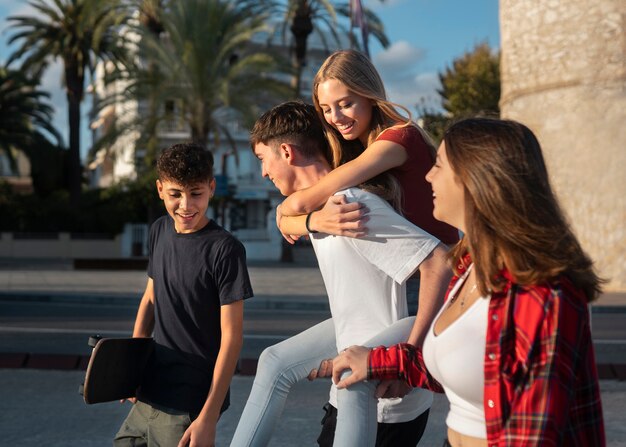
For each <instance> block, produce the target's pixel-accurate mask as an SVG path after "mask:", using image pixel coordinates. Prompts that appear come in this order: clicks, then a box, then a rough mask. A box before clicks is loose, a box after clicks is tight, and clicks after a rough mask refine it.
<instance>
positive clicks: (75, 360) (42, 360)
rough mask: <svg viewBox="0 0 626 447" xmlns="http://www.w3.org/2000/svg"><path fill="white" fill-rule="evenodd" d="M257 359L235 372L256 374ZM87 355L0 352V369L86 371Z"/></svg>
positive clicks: (242, 362) (243, 363) (244, 362)
mask: <svg viewBox="0 0 626 447" xmlns="http://www.w3.org/2000/svg"><path fill="white" fill-rule="evenodd" d="M257 362H258V360H257V359H252V358H242V359H239V361H238V362H237V369H236V370H235V374H238V375H241V376H253V375H255V374H256V366H257ZM88 364H89V356H88V355H72V354H32V353H28V352H15V353H13V352H9V353H0V369H23V368H24V369H53V370H59V371H74V370H78V371H86V370H87V365H88Z"/></svg>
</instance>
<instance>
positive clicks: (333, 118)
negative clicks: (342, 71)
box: [317, 79, 372, 146]
mask: <svg viewBox="0 0 626 447" xmlns="http://www.w3.org/2000/svg"><path fill="white" fill-rule="evenodd" d="M317 100H318V101H319V106H320V108H321V109H322V113H323V114H324V119H325V120H326V122H327V123H328V124H330V125H331V126H332V127H334V128H335V129H337V131H338V132H339V133H340V134H341V136H342V137H343V138H345V139H346V140H356V139H359V140H360V141H361V143H363V145H365V146H367V137H368V134H369V131H370V124H371V120H372V103H371V101H370V100H369V99H367V98H366V97H364V96H360V95H357V94H356V93H353V92H352V91H350V90H349V89H348V87H346V85H345V84H344V83H343V82H341V81H338V80H337V79H328V80H326V81H324V82H322V83H320V84H319V85H318V86H317Z"/></svg>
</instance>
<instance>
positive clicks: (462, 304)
mask: <svg viewBox="0 0 626 447" xmlns="http://www.w3.org/2000/svg"><path fill="white" fill-rule="evenodd" d="M474 290H476V283H474V285H473V286H472V288H471V289H470V291H469V292H467V293H464V294H463V298H461V312H462V311H463V309H464V308H465V299H466V298H467V297H468V296H470V295H471V294H472V293H474Z"/></svg>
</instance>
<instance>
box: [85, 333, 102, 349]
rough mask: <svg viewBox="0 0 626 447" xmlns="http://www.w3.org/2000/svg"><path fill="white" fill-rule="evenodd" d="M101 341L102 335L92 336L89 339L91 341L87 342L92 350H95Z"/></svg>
mask: <svg viewBox="0 0 626 447" xmlns="http://www.w3.org/2000/svg"><path fill="white" fill-rule="evenodd" d="M101 339H102V335H92V336H91V337H89V341H88V342H87V344H88V345H89V346H91V347H92V348H95V347H96V345H97V344H98V342H99V341H100V340H101Z"/></svg>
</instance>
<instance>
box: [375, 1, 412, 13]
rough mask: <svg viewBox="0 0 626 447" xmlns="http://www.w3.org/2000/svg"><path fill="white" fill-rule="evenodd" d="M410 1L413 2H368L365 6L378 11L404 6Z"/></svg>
mask: <svg viewBox="0 0 626 447" xmlns="http://www.w3.org/2000/svg"><path fill="white" fill-rule="evenodd" d="M408 1H412V0H367V2H365V4H364V6H366V7H367V8H370V9H372V10H373V11H378V10H381V9H384V8H393V7H394V6H398V5H402V4H404V3H407V2H408Z"/></svg>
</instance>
